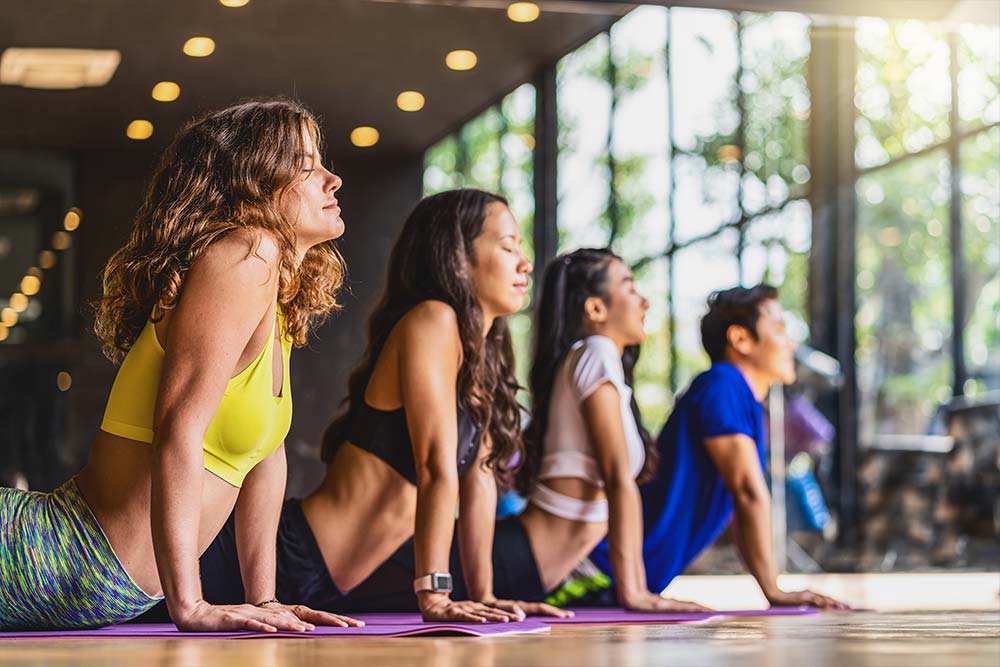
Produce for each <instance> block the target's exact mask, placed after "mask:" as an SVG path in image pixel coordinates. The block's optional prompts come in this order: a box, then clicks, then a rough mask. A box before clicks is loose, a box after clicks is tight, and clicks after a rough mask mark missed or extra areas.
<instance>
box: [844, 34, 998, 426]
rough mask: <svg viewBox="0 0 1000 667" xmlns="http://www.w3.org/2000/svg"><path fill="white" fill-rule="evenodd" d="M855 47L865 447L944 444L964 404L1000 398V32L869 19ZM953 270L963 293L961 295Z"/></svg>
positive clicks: (859, 332)
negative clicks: (917, 441) (891, 442)
mask: <svg viewBox="0 0 1000 667" xmlns="http://www.w3.org/2000/svg"><path fill="white" fill-rule="evenodd" d="M855 41H856V47H857V63H858V65H857V75H856V80H855V92H856V94H855V106H856V111H857V118H856V123H855V131H856V135H857V144H856V150H855V163H856V165H857V168H858V170H859V173H860V177H859V179H858V181H857V184H856V192H857V202H858V227H857V230H858V231H857V240H856V249H857V279H856V289H857V297H858V311H857V315H856V318H855V327H856V331H857V339H858V347H857V351H856V363H857V371H858V386H859V390H860V401H859V405H860V406H861V408H860V414H859V418H860V421H859V424H860V434H859V437H860V440H861V444H862V445H866V444H878V443H879V442H880V441H881V440H885V439H886V438H894V439H896V440H897V441H898V438H899V436H903V437H912V436H920V435H922V434H928V433H940V432H943V430H944V427H945V425H944V423H943V419H942V417H943V409H944V406H945V405H946V404H947V403H948V402H949V400H950V399H951V397H952V395H953V394H963V393H964V394H967V395H970V396H976V395H980V394H982V393H984V392H985V391H986V390H988V389H997V388H1000V355H998V354H997V349H998V348H997V345H998V342H1000V339H998V333H997V332H998V330H1000V327H998V318H1000V303H998V300H997V296H998V292H1000V289H998V285H1000V279H998V259H1000V192H998V186H1000V170H998V159H1000V154H998V148H1000V147H998V145H997V139H998V127H997V122H998V121H1000V101H998V92H997V91H998V80H1000V34H998V31H997V29H996V28H990V27H982V26H960V27H958V28H957V29H953V30H950V31H948V30H946V28H945V27H944V26H941V25H936V24H927V23H922V22H918V21H884V20H880V19H863V20H859V21H858V22H857V26H856V31H855ZM953 59H957V62H955V63H953V62H952V61H953ZM953 64H954V65H956V67H952V65H953ZM954 70H957V77H955V78H954V79H953V74H952V72H953V71H954ZM953 109H954V113H953ZM956 189H957V192H956V191H955V190H956ZM955 225H957V226H958V229H957V230H955V229H953V226H955ZM956 239H957V240H959V245H958V246H957V247H956V245H955V243H954V242H955V240H956ZM953 271H954V272H957V274H958V275H959V280H960V281H961V282H962V283H964V285H958V286H956V285H953V282H954V280H955V278H954V275H953ZM955 290H958V294H960V295H961V297H962V299H963V300H964V303H965V310H964V312H958V310H959V308H960V306H961V302H959V303H956V300H955V293H956V292H955ZM955 336H961V337H962V340H961V343H962V345H961V346H960V349H963V350H964V352H963V358H962V359H955V358H954V350H955V349H956V347H955V342H956V341H955V340H954V337H955Z"/></svg>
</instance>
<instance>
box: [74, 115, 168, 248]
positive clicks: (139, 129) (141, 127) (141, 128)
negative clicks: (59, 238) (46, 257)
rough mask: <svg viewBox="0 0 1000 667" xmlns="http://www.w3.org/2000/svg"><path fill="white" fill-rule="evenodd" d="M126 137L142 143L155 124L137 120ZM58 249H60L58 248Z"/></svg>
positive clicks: (126, 130) (148, 136)
mask: <svg viewBox="0 0 1000 667" xmlns="http://www.w3.org/2000/svg"><path fill="white" fill-rule="evenodd" d="M125 136H127V137H128V138H129V139H135V140H136V141H142V140H144V139H149V138H150V137H151V136H153V124H152V123H150V122H149V121H148V120H142V119H136V120H133V121H132V122H131V123H129V124H128V127H127V128H125ZM57 249H58V248H57Z"/></svg>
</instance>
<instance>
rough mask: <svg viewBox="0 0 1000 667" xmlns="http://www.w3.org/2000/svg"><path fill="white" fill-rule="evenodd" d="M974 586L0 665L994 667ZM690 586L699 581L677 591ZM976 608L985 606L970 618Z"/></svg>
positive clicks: (112, 645)
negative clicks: (911, 600)
mask: <svg viewBox="0 0 1000 667" xmlns="http://www.w3.org/2000/svg"><path fill="white" fill-rule="evenodd" d="M945 576H948V575H945ZM977 577H978V579H977V581H978V582H979V583H978V585H977V586H976V589H977V591H979V592H981V591H986V593H985V594H983V595H979V597H978V598H976V599H977V600H978V601H979V602H978V603H976V604H974V603H973V602H970V601H968V600H965V601H963V600H962V599H960V598H953V599H955V602H954V605H955V608H965V609H970V608H971V609H973V610H972V611H954V612H944V611H940V610H937V611H910V612H905V611H891V612H881V613H876V612H854V613H827V614H820V615H818V616H797V617H757V618H732V619H721V620H716V621H710V622H708V623H703V624H694V625H661V626H648V625H624V626H610V627H609V626H557V627H554V628H553V630H552V632H551V633H550V634H546V635H525V636H522V637H497V638H485V639H472V638H412V639H377V638H371V639H369V638H357V639H254V640H241V641H233V640H196V639H190V640H119V641H109V640H59V641H31V642H26V641H16V642H5V643H0V665H3V666H4V667H21V666H27V665H52V666H60V665H109V666H118V665H122V666H124V665H128V666H130V667H131V666H132V665H157V666H158V667H175V666H176V667H198V666H200V665H205V666H212V667H215V666H220V667H222V666H225V665H233V666H239V667H258V666H259V667H280V666H283V665H289V666H290V665H324V666H325V665H329V666H330V667H334V666H337V665H363V666H364V667H375V666H376V665H407V667H409V666H410V665H413V666H426V667H514V666H517V667H521V666H532V665H538V666H539V667H585V666H588V665H595V666H596V665H608V666H613V667H619V666H621V667H626V666H631V665H636V666H639V665H670V666H671V667H681V666H684V665H720V666H727V665H734V666H735V665H739V666H740V667H754V666H756V665H761V666H762V667H763V666H767V667H772V666H774V667H786V666H787V667H805V666H810V667H811V666H813V665H816V666H826V665H829V666H831V667H833V666H836V667H841V666H847V665H860V666H867V665H904V666H905V667H923V666H924V665H926V666H928V667H930V666H934V667H938V666H942V665H943V666H947V667H972V666H979V665H983V666H987V665H988V666H989V667H997V665H1000V609H998V608H997V597H996V596H997V585H998V584H1000V575H996V574H991V575H977ZM938 578H939V577H938ZM920 580H921V581H923V582H924V583H923V586H922V588H923V590H924V593H925V595H926V596H927V598H928V604H927V606H928V607H935V605H937V607H935V608H939V605H940V603H941V601H940V600H939V599H937V598H938V597H939V591H940V590H941V583H940V582H939V581H937V580H936V578H935V577H934V576H933V575H921V579H920ZM874 582H875V583H874V584H869V587H871V586H875V587H876V588H877V587H878V586H883V587H884V586H885V584H884V583H883V582H881V581H880V580H879V579H875V580H874ZM706 583H707V584H711V582H710V581H708V582H706ZM896 583H899V582H896ZM695 584H697V581H695V582H688V583H687V584H686V585H687V586H693V585H695ZM907 584H908V586H909V582H907ZM711 585H714V584H711ZM711 585H709V586H707V588H706V590H709V589H711ZM855 585H857V584H855ZM737 588H738V587H737ZM685 590H687V589H685ZM956 590H959V589H957V588H956ZM971 590H972V589H971V587H969V591H970V592H971ZM911 592H912V591H911ZM977 595H978V592H977ZM932 596H933V597H934V598H935V599H934V600H931V599H930V597H932ZM983 602H985V603H986V604H985V606H980V608H978V609H976V606H977V604H980V605H981V604H982V603H983Z"/></svg>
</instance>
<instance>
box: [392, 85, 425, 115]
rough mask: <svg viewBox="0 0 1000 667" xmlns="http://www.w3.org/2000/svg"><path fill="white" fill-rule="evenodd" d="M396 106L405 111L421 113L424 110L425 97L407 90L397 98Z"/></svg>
mask: <svg viewBox="0 0 1000 667" xmlns="http://www.w3.org/2000/svg"><path fill="white" fill-rule="evenodd" d="M396 106H398V107H399V108H400V109H402V110H403V111H420V110H421V109H423V108H424V96H423V95H421V94H420V93H418V92H417V91H415V90H405V91H403V92H401V93H400V94H399V95H398V96H397V97H396Z"/></svg>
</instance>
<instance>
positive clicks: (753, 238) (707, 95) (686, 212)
mask: <svg viewBox="0 0 1000 667" xmlns="http://www.w3.org/2000/svg"><path fill="white" fill-rule="evenodd" d="M808 56H809V22H808V21H807V20H806V19H805V18H803V17H801V16H798V15H793V14H781V15H757V14H741V15H734V14H732V13H730V12H724V11H714V10H693V9H673V10H668V9H664V8H658V7H641V8H639V9H636V10H635V11H633V12H632V13H630V14H629V15H628V16H626V17H625V18H623V19H622V20H620V21H619V22H618V23H616V24H615V26H614V27H613V28H612V29H611V30H610V31H609V32H608V33H606V34H602V35H599V36H598V37H596V38H594V39H593V40H591V41H590V42H589V43H588V44H586V45H584V46H583V47H582V48H580V49H579V50H577V51H576V52H574V53H572V54H570V55H568V56H566V57H565V58H563V60H562V61H561V62H560V64H559V68H558V108H559V121H560V128H559V146H560V156H559V210H558V228H559V241H560V243H559V250H560V251H561V252H563V251H568V250H572V249H574V248H577V247H580V246H586V245H591V246H606V245H610V246H611V247H612V248H613V249H614V250H615V251H616V252H618V253H619V254H620V255H622V257H623V258H624V259H625V260H626V261H627V262H629V263H630V264H631V265H632V266H633V267H634V269H635V271H636V277H637V281H638V285H639V288H640V289H641V290H642V291H643V293H644V294H645V295H646V296H647V297H648V298H649V299H650V302H651V304H652V306H651V310H650V313H649V315H648V316H647V332H648V334H649V338H648V339H647V342H646V344H645V345H644V346H643V349H642V356H641V358H640V360H639V365H638V366H637V368H636V387H635V390H636V398H637V400H638V402H639V405H640V407H641V409H642V413H643V417H644V420H645V421H646V425H647V426H648V427H649V428H650V429H652V430H656V429H658V428H659V426H660V425H661V424H662V423H663V422H664V421H665V419H666V416H667V414H668V413H669V410H670V407H671V405H672V403H673V397H674V395H675V394H676V392H678V391H679V390H681V389H683V388H684V386H686V385H687V383H688V382H690V380H691V379H692V378H693V377H694V375H696V374H697V373H699V372H700V371H702V370H704V369H705V368H707V366H708V358H707V356H706V354H705V352H704V350H703V349H702V345H701V336H700V333H699V322H700V320H701V317H702V315H703V314H704V312H705V308H706V305H705V301H706V299H707V297H708V295H709V294H710V293H711V292H712V291H713V290H716V289H722V288H726V287H732V286H734V285H738V284H741V283H743V284H754V283H757V282H760V281H763V280H766V281H768V282H771V283H773V284H775V285H777V286H779V287H780V288H781V290H782V299H783V300H784V301H785V302H786V306H787V307H788V309H789V312H790V317H791V319H792V320H793V327H792V328H793V332H794V333H795V334H796V335H797V336H798V337H799V338H800V339H804V338H805V337H806V334H807V329H806V325H805V314H806V307H805V294H806V288H807V285H806V266H807V254H808V250H809V244H810V234H811V231H810V230H811V212H810V208H809V205H808V203H806V202H805V199H804V198H805V185H806V183H807V182H808V179H809V169H808V166H807V165H808V159H807V154H806V140H807V130H808V126H807V123H808V117H809V93H808V88H807V85H806V80H805V67H806V63H807V59H808ZM692 90H697V91H698V94H697V95H692V94H690V91H692ZM709 265H710V266H711V267H712V268H711V271H706V270H705V267H706V266H709Z"/></svg>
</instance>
